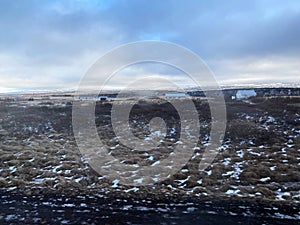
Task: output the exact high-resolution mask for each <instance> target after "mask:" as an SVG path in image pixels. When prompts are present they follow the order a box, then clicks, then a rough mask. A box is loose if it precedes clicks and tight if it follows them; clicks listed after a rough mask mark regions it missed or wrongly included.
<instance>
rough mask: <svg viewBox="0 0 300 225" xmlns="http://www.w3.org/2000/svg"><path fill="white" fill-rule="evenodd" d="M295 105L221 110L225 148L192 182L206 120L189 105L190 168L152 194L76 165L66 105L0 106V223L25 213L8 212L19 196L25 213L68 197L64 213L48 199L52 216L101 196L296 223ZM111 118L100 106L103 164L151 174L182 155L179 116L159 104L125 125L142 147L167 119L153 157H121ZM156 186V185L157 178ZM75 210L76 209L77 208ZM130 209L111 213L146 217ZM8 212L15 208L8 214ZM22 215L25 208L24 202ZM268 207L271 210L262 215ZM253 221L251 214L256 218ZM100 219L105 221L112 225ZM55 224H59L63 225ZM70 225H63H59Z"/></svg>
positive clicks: (298, 123)
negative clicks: (207, 204)
mask: <svg viewBox="0 0 300 225" xmlns="http://www.w3.org/2000/svg"><path fill="white" fill-rule="evenodd" d="M299 102H300V100H299V98H283V97H280V98H253V99H251V100H250V101H246V102H244V101H231V102H227V114H228V115H227V117H228V123H227V131H226V135H225V140H224V142H223V145H222V147H221V148H220V149H219V151H220V152H219V154H218V156H217V157H216V159H215V160H214V162H213V163H212V165H211V166H210V167H208V168H207V170H206V171H205V172H199V171H198V164H199V162H200V160H201V157H202V153H203V151H204V149H205V146H207V145H208V144H209V143H208V137H209V131H210V116H209V107H208V105H207V103H206V102H205V101H203V100H195V104H196V107H197V109H198V111H199V115H200V116H199V121H200V124H201V132H200V133H201V134H200V136H199V143H198V146H197V147H196V148H194V149H193V150H194V154H193V156H192V157H191V159H190V161H189V162H188V163H187V164H186V165H185V166H184V167H183V168H182V169H181V170H180V171H178V172H177V173H176V174H174V175H173V176H171V177H170V178H168V179H167V180H165V181H162V182H159V183H157V184H155V185H152V186H144V187H139V186H130V187H129V186H126V185H122V184H120V183H119V182H118V180H107V179H106V178H104V177H102V176H101V175H99V174H97V173H96V172H95V171H93V170H92V169H91V168H90V166H89V165H88V164H87V162H86V161H85V160H84V159H83V158H82V156H81V154H80V152H79V150H78V149H77V147H76V143H75V140H74V137H73V134H72V126H71V110H72V106H71V104H70V103H69V102H67V101H59V100H56V101H53V102H51V101H49V100H47V101H33V102H27V101H17V102H5V101H2V102H0V104H1V105H0V139H1V142H0V156H1V157H0V162H1V164H0V165H1V166H0V187H1V189H2V191H3V193H5V194H3V195H2V196H7V199H9V202H8V203H7V204H6V203H5V201H4V200H3V201H2V200H1V202H2V206H3V207H2V206H1V208H3V210H4V209H7V210H6V211H5V212H4V211H3V215H2V214H0V220H1V219H2V220H3V221H10V220H12V221H13V220H19V219H20V218H19V217H18V215H17V214H13V212H12V210H11V209H9V208H10V207H15V208H18V207H23V206H21V205H18V204H21V203H19V202H18V203H14V200H13V198H14V196H18V195H19V196H22V197H20V198H21V199H19V200H20V201H25V200H24V196H25V197H26V196H28V198H30V199H31V200H29V203H30V202H34V201H35V200H32V198H39V197H38V196H40V198H47V197H41V196H55V195H64V196H69V197H70V199H71V200H70V201H71V203H68V201H62V203H57V201H58V200H57V199H52V200H51V199H50V200H49V204H50V205H51V206H47V207H58V206H56V205H55V204H58V205H59V207H58V208H61V207H62V208H64V204H67V205H65V208H68V209H69V208H72V209H78V210H79V211H80V210H83V211H84V210H85V209H83V208H85V207H84V205H80V204H85V203H84V202H85V200H82V201H80V200H78V199H76V197H75V196H85V197H86V198H92V199H93V198H97V196H98V197H99V196H100V197H101V196H102V197H101V199H103V198H110V199H117V198H118V199H122V200H120V201H124V199H125V200H126V199H131V200H132V199H135V200H134V201H137V202H143V201H146V200H147V201H150V202H151V204H154V205H155V202H159V201H162V202H164V201H168V202H170V201H171V202H172V201H174V202H176V201H177V202H178V201H181V200H183V199H185V200H186V201H187V202H190V204H197V202H198V201H199V202H201V201H212V200H213V201H214V202H215V201H216V200H217V201H219V202H224V203H226V204H227V203H228V202H231V201H232V202H235V201H236V202H239V203H238V204H240V205H239V206H240V207H241V208H240V209H244V210H236V209H235V210H233V211H230V210H227V211H226V210H225V209H224V207H225V206H224V205H223V206H222V207H221V210H219V211H218V212H217V213H216V211H214V210H212V211H211V214H218V215H220V214H219V212H221V211H223V212H226V213H225V214H224V215H227V216H228V215H229V216H230V215H231V216H234V215H235V214H236V215H243V214H244V216H247V212H249V213H248V214H249V215H250V214H251V212H253V210H254V208H255V206H253V207H252V208H251V210H250V209H247V202H249V204H250V203H251V204H254V203H257V207H258V208H260V209H261V211H260V212H259V213H260V215H261V216H263V215H265V216H266V217H267V218H277V219H286V220H291V221H297V220H300V214H299V210H297V209H299V204H300V172H299V171H300V170H299V168H300V155H299V153H300V108H299ZM122 104H126V102H125V103H122ZM110 109H111V105H110V104H98V105H97V107H96V124H97V126H98V133H99V136H100V137H101V138H102V139H103V140H105V141H106V143H107V145H108V146H110V149H108V150H107V151H108V154H111V155H113V156H115V157H118V158H120V159H121V160H123V163H129V164H133V165H136V166H137V167H139V166H143V165H158V164H159V163H160V160H161V159H163V158H164V157H166V156H167V155H168V154H170V153H172V149H173V148H174V146H177V145H179V146H180V144H181V143H180V141H178V140H179V137H178V127H179V125H180V123H179V122H178V119H179V118H178V115H177V114H176V113H175V112H174V111H173V109H172V107H170V106H169V105H167V104H165V103H164V102H161V101H154V102H153V101H152V102H150V103H147V104H145V103H143V104H141V105H137V106H136V108H135V109H134V110H133V111H132V114H131V117H130V123H131V126H132V130H133V131H134V132H135V134H136V136H137V137H140V138H148V139H149V138H152V137H151V135H149V133H148V131H147V126H148V121H149V120H150V119H151V118H152V117H154V116H162V117H165V120H166V121H167V124H168V125H169V129H168V130H167V137H163V138H162V139H161V140H160V143H161V144H160V145H159V146H158V147H157V149H154V150H153V151H149V152H136V151H134V150H131V149H128V148H124V147H123V146H122V144H120V143H119V142H118V139H117V138H116V137H115V136H114V132H113V130H112V127H111V124H110ZM183 147H184V146H183ZM107 166H109V165H107ZM157 176H158V177H159V174H157ZM33 196H37V197H33ZM3 198H5V197H3ZM72 199H73V200H72ZM74 199H75V200H74ZM19 200H15V201H19ZM72 201H76V204H75V203H73V202H72ZM103 201H104V200H103ZM116 201H117V200H116ZM132 201H133V200H132ZM42 202H43V203H40V204H42V205H44V206H43V207H46V206H45V204H46V205H47V201H46V200H43V201H42ZM55 202H56V203H55ZM58 202H59V201H58ZM79 202H80V204H79ZM137 202H135V203H132V204H131V205H127V204H123V203H122V204H121V206H118V207H121V209H120V208H118V207H116V208H115V210H116V212H119V211H118V210H121V211H122V212H124V211H127V210H128V211H129V212H131V213H132V212H133V211H134V210H137V211H138V212H141V211H143V209H145V211H147V210H149V207H150V206H148V205H147V206H144V205H142V206H139V204H137ZM242 202H243V203H242ZM9 204H11V205H12V206H11V205H10V206H9V207H8V205H9ZM37 204H38V203H37ZM60 204H61V205H60ZM72 204H75V205H72ZM78 204H79V205H78ZM149 204H150V203H149ZM151 204H150V205H151ZM168 204H170V203H168ZM168 204H167V205H168ZM24 205H25V206H26V207H29V206H28V204H27V205H26V201H25V202H24ZM167 205H165V206H162V207H160V206H157V205H155V206H151V207H155V210H156V211H157V210H158V211H159V210H160V209H161V210H162V211H161V212H160V213H162V214H163V213H164V212H165V213H167V215H169V216H172V213H171V214H168V213H170V212H171V211H170V209H169V208H170V206H167ZM268 205H269V206H270V207H267V206H268ZM25 206H24V207H25ZM31 207H32V206H31ZM94 207H96V206H95V205H94ZM114 207H115V205H114ZM122 207H123V208H122ZM137 207H141V208H137ZM143 207H145V208H143ZM151 207H150V208H151ZM184 207H186V209H184V210H182V211H181V213H182V214H184V211H187V212H191V211H193V210H194V211H196V212H197V213H196V214H198V213H199V212H198V211H199V210H200V211H201V210H204V209H201V207H199V205H197V206H196V207H195V209H194V208H193V207H194V206H191V207H187V206H184ZM243 207H246V208H243ZM96 208H97V207H96ZM171 208H172V207H171ZM175 208H176V207H175ZM212 208H213V206H212ZM233 208H234V206H233ZM236 208H238V207H236ZM267 208H269V211H268V209H267ZM284 209H286V210H284ZM57 210H59V209H57ZM63 210H64V209H63ZM90 210H92V209H90ZM132 210H133V211H132ZM155 210H154V211H155ZM164 210H165V211H164ZM205 210H206V211H205V212H207V211H209V209H205ZM79 211H78V212H79ZM150 211H151V210H150ZM254 211H255V210H254ZM259 213H258V214H259ZM125 214H126V213H125ZM125 214H124V215H125ZM208 214H209V213H208ZM254 214H255V213H253V215H254ZM258 214H257V213H256V216H257V215H258ZM55 215H57V214H55ZM69 215H71V214H69ZM99 216H100V214H99ZM101 216H104V217H105V216H108V217H109V215H101ZM131 216H132V215H131ZM62 217H63V216H62ZM198 219H199V218H198ZM261 221H263V220H261ZM56 222H57V221H56ZM59 222H60V223H63V219H62V221H59ZM69 222H70V221H69ZM69 222H68V221H67V220H66V221H65V223H69ZM266 224H268V222H266ZM270 224H275V223H273V222H272V223H270Z"/></svg>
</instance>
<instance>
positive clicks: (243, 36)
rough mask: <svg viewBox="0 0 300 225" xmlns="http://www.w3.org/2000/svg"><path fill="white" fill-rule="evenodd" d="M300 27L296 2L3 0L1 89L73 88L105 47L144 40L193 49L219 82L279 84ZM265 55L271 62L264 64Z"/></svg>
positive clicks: (295, 51)
mask: <svg viewBox="0 0 300 225" xmlns="http://www.w3.org/2000/svg"><path fill="white" fill-rule="evenodd" d="M298 27H300V2H299V1H296V0H295V1H292V0H287V1H280V0H254V1H242V2H241V1H234V0H229V1H226V2H224V1H221V0H219V1H217V0H212V1H197V0H194V1H192V0H190V1H173V0H165V1H159V0H153V1H146V0H131V1H126V0H122V1H116V0H108V1H96V0H92V1H80V0H77V1H75V0H74V1H73V0H65V1H58V0H57V1H55V0H54V1H52V0H51V1H50V0H45V1H37V0H27V1H22V0H12V1H9V0H2V1H1V7H0V60H1V62H0V65H1V68H0V79H1V84H0V87H2V88H22V86H24V88H25V86H26V87H34V88H36V87H45V86H47V87H51V86H53V87H71V86H72V87H74V86H76V85H77V84H78V82H79V80H80V78H81V77H82V76H83V75H84V73H85V72H86V71H87V69H88V68H89V67H90V66H91V65H92V64H93V63H94V62H95V61H96V60H97V59H98V58H99V57H100V56H101V55H103V54H105V52H107V51H109V50H110V49H112V48H113V47H116V46H118V45H120V44H124V43H127V42H132V41H138V40H144V39H156V40H164V41H171V42H175V43H177V44H180V45H183V46H185V47H187V48H189V49H191V50H192V51H194V52H195V53H197V54H199V55H200V56H201V57H202V58H203V59H204V60H205V61H206V62H207V63H208V65H209V66H210V67H211V68H212V69H213V70H216V74H217V78H218V79H220V82H221V83H230V82H231V83H234V82H242V80H241V79H239V78H240V77H244V81H247V80H249V79H250V78H251V79H258V78H260V79H261V77H262V76H263V77H264V79H262V80H260V82H275V81H279V80H282V74H285V78H286V79H285V80H288V81H293V80H297V78H298V77H299V73H298V72H299V70H300V69H299V67H300V66H298V65H297V63H293V64H291V62H296V61H297V60H298V59H299V58H300V30H299V29H297V28H298ZM265 61H268V62H269V65H272V66H269V67H268V66H267V67H261V66H258V65H261V64H260V63H261V62H265ZM251 62H253V63H254V64H255V66H254V65H253V66H252V67H251V69H249V64H251ZM155 74H160V75H165V76H167V75H166V74H164V71H156V73H155ZM130 76H133V75H128V76H127V77H130ZM124 79H128V78H124ZM21 80H23V81H24V80H25V81H26V82H19V81H21Z"/></svg>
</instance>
